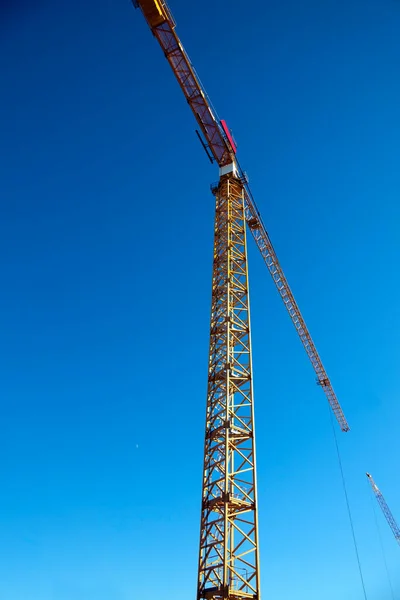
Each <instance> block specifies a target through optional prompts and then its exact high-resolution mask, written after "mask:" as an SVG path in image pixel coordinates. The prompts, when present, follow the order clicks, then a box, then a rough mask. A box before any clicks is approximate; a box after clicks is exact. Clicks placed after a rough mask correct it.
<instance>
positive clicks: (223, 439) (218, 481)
mask: <svg viewBox="0 0 400 600" xmlns="http://www.w3.org/2000/svg"><path fill="white" fill-rule="evenodd" d="M133 4H134V6H135V7H136V8H140V9H141V11H142V13H143V15H144V18H145V19H146V21H147V24H148V25H149V27H150V29H151V31H152V33H153V35H154V36H155V38H156V39H157V40H158V42H159V44H160V46H161V48H162V50H163V53H164V55H165V57H166V59H167V60H168V62H169V64H170V66H171V68H172V71H173V73H174V75H175V77H176V79H177V81H178V83H179V85H180V87H181V89H182V92H183V94H184V96H185V98H186V100H187V102H188V104H189V106H190V108H191V110H192V112H193V114H194V117H195V119H196V121H197V123H198V126H199V129H200V132H197V134H198V136H199V138H200V141H201V143H202V145H203V147H204V149H205V151H206V153H207V155H208V158H209V159H210V161H211V162H215V163H216V164H217V165H218V167H219V182H218V183H217V184H216V185H214V186H212V188H211V190H212V193H213V195H214V196H215V224H214V259H213V275H212V308H211V323H210V349H209V365H208V390H207V409H206V431H205V445H204V469H203V491H202V505H201V524H200V549H199V562H198V582H197V600H246V599H250V598H251V599H253V600H259V599H260V581H259V554H258V524H257V510H258V505H257V484H256V455H255V432H254V405H253V374H252V359H251V336H250V310H249V290H248V272H247V240H246V233H247V232H246V223H247V226H248V229H249V231H250V232H251V234H252V236H253V238H254V240H255V242H256V244H257V246H258V248H259V250H260V252H261V255H262V257H263V259H264V261H265V264H266V266H267V268H268V270H269V272H270V274H271V276H272V279H273V281H274V283H275V286H276V288H277V290H278V292H279V294H280V296H281V298H282V300H283V302H284V305H285V307H286V310H287V311H288V313H289V315H290V318H291V320H292V322H293V324H294V326H295V328H296V330H297V333H298V335H299V337H300V340H301V342H302V344H303V346H304V348H305V350H306V353H307V355H308V357H309V359H310V361H311V364H312V366H313V368H314V371H315V373H316V376H317V383H318V384H319V385H320V386H321V387H322V389H323V391H324V393H325V395H326V397H327V399H328V402H329V405H330V407H331V409H332V411H333V413H334V414H335V416H336V419H337V421H338V423H339V426H340V428H341V430H342V431H349V426H348V423H347V420H346V418H345V416H344V414H343V411H342V409H341V406H340V404H339V401H338V399H337V397H336V394H335V392H334V390H333V387H332V384H331V382H330V380H329V378H328V375H327V373H326V371H325V368H324V366H323V364H322V361H321V359H320V357H319V354H318V352H317V350H316V347H315V345H314V343H313V341H312V338H311V336H310V333H309V331H308V329H307V326H306V324H305V321H304V319H303V317H302V315H301V313H300V310H299V307H298V306H297V303H296V301H295V299H294V296H293V294H292V291H291V289H290V287H289V284H288V282H287V280H286V277H285V275H284V273H283V271H282V268H281V266H280V264H279V261H278V258H277V256H276V253H275V250H274V248H273V246H272V243H271V240H270V238H269V235H268V233H267V230H266V228H265V226H264V223H263V221H262V218H261V215H260V213H259V211H258V209H257V206H256V203H255V201H254V198H253V195H252V193H251V190H250V187H249V182H248V179H247V177H246V175H245V173H244V171H243V170H242V169H241V167H240V165H239V162H238V159H237V156H236V142H235V140H234V139H233V136H232V133H231V131H230V129H229V128H228V126H227V124H226V122H225V121H223V120H220V119H219V118H218V116H217V113H216V111H215V110H214V108H213V107H212V104H211V102H210V100H209V98H208V96H207V94H206V92H205V90H204V88H203V86H202V85H201V82H200V80H199V78H198V76H197V74H196V71H195V69H194V67H193V65H192V63H191V62H190V59H189V57H188V55H187V53H186V51H185V49H184V47H183V45H182V43H181V41H180V39H179V37H178V36H177V34H176V23H175V21H174V18H173V16H172V14H171V11H170V9H169V7H168V5H167V3H166V2H165V0H133Z"/></svg>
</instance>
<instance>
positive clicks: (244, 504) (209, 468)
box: [197, 173, 259, 600]
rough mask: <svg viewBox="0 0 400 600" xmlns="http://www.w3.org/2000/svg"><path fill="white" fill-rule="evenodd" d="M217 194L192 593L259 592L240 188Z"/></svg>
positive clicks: (215, 599) (236, 595)
mask: <svg viewBox="0 0 400 600" xmlns="http://www.w3.org/2000/svg"><path fill="white" fill-rule="evenodd" d="M213 191H214V193H215V199H216V210H215V230H214V263H213V280H212V308H211V324H210V325H211V327H210V332H211V335H210V356H209V368H208V394H207V416H206V433H205V447H204V473H203V494H202V510H201V527H200V557H199V571H198V588H197V599H198V600H201V599H212V600H225V599H227V598H229V599H230V600H244V599H246V598H253V599H258V598H259V570H258V541H257V540H258V526H257V493H256V470H255V467H256V459H255V438H254V408H253V377H252V361H251V339H250V307H249V289H248V274H247V248H246V220H245V206H244V187H243V182H241V181H240V179H238V178H236V177H235V176H233V174H232V173H231V174H230V175H224V176H222V177H221V179H220V182H219V184H218V186H216V187H215V188H214V190H213Z"/></svg>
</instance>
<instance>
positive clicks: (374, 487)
mask: <svg viewBox="0 0 400 600" xmlns="http://www.w3.org/2000/svg"><path fill="white" fill-rule="evenodd" d="M366 475H367V477H368V479H369V482H370V484H371V487H372V491H373V492H374V495H375V498H376V499H377V500H378V503H379V506H380V507H381V509H382V512H383V514H384V515H385V517H386V520H387V522H388V523H389V526H390V529H391V530H392V532H393V535H394V537H395V538H396V540H397V542H398V544H399V545H400V528H399V526H398V525H397V523H396V521H395V519H394V516H393V515H392V512H391V510H390V508H389V507H388V505H387V503H386V500H385V498H384V497H383V495H382V492H381V491H380V489H379V488H378V486H377V485H376V483H375V481H374V480H373V477H372V475H370V473H366Z"/></svg>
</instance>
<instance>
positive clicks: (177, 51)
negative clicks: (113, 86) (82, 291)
mask: <svg viewBox="0 0 400 600" xmlns="http://www.w3.org/2000/svg"><path fill="white" fill-rule="evenodd" d="M132 1H133V4H134V6H135V7H136V8H140V9H141V11H142V13H143V15H144V17H145V19H146V21H147V23H148V25H149V27H150V29H151V31H152V33H153V35H154V36H155V37H156V39H157V40H158V42H159V44H160V46H161V48H162V50H163V52H164V55H165V57H166V59H167V60H168V62H169V64H170V66H171V68H172V70H173V72H174V75H175V77H176V79H177V80H178V83H179V85H180V87H181V89H182V91H183V93H184V95H185V98H186V100H187V102H188V104H189V106H190V108H191V109H192V112H193V114H194V116H195V118H196V120H197V123H198V125H199V127H200V130H201V133H202V135H203V136H204V140H205V141H204V142H202V143H203V145H204V148H205V149H206V152H207V154H208V156H209V158H210V159H212V160H215V162H216V163H217V164H218V166H219V167H220V175H224V173H226V172H228V171H232V169H233V170H234V171H235V172H236V174H237V176H238V178H240V179H241V181H243V183H244V195H245V215H246V221H247V224H248V227H249V229H250V231H251V233H252V235H253V238H254V240H255V242H256V244H257V246H258V248H259V250H260V252H261V255H262V257H263V259H264V261H265V264H266V265H267V268H268V270H269V272H270V274H271V276H272V279H273V281H274V283H275V286H276V288H277V290H278V292H279V294H280V296H281V298H282V300H283V303H284V305H285V307H286V310H287V311H288V313H289V316H290V318H291V320H292V322H293V324H294V326H295V328H296V331H297V333H298V335H299V338H300V340H301V343H302V344H303V346H304V349H305V351H306V353H307V356H308V358H309V360H310V362H311V364H312V366H313V368H314V371H315V373H316V376H317V383H318V385H320V386H321V388H322V390H323V391H324V394H325V396H326V398H327V400H328V402H329V405H330V407H331V409H332V411H333V413H334V415H335V417H336V419H337V421H338V423H339V426H340V428H341V430H342V431H349V429H350V428H349V425H348V423H347V420H346V417H345V415H344V413H343V410H342V408H341V406H340V404H339V401H338V399H337V397H336V394H335V392H334V389H333V387H332V384H331V382H330V379H329V377H328V374H327V372H326V371H325V368H324V366H323V364H322V361H321V358H320V356H319V354H318V352H317V349H316V347H315V345H314V342H313V340H312V338H311V335H310V333H309V331H308V328H307V325H306V323H305V321H304V319H303V317H302V315H301V312H300V309H299V307H298V305H297V303H296V301H295V299H294V296H293V293H292V291H291V289H290V287H289V284H288V282H287V279H286V277H285V275H284V273H283V270H282V268H281V266H280V264H279V261H278V257H277V255H276V252H275V250H274V247H273V245H272V243H271V240H270V238H269V235H268V233H267V230H266V228H265V226H264V223H263V221H262V218H261V215H260V213H259V211H258V209H257V206H256V203H255V201H254V198H253V195H252V193H251V190H250V187H249V184H248V180H247V177H246V175H245V173H244V172H243V171H242V169H241V167H240V165H239V163H238V161H237V158H236V143H235V142H234V140H233V137H232V134H231V132H230V130H229V129H228V127H227V125H226V123H225V121H220V120H219V118H218V116H217V114H216V112H215V110H214V109H213V107H212V104H211V102H210V100H209V98H208V96H207V94H206V92H205V90H204V88H203V86H202V85H201V83H200V80H199V79H198V77H197V75H196V72H195V70H194V68H193V66H192V64H191V62H190V59H189V57H188V55H187V53H186V51H185V49H184V48H183V46H182V43H181V41H180V39H179V37H178V36H177V34H176V32H175V27H176V23H175V21H174V18H173V16H172V14H171V11H170V9H169V7H168V5H167V3H166V2H165V1H164V0H132Z"/></svg>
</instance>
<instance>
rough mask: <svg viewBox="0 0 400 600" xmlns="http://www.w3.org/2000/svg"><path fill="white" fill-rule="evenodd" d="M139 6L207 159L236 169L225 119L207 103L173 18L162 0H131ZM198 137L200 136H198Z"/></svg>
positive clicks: (224, 166) (234, 149) (205, 95)
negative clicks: (190, 114) (195, 126)
mask: <svg viewBox="0 0 400 600" xmlns="http://www.w3.org/2000/svg"><path fill="white" fill-rule="evenodd" d="M132 2H133V5H134V6H135V7H136V8H140V9H141V11H142V13H143V15H144V18H145V19H146V21H147V23H148V25H149V27H150V29H151V31H152V33H153V35H154V36H155V37H156V38H157V40H158V42H159V44H160V46H161V48H162V49H163V52H164V54H165V57H166V58H167V60H168V62H169V64H170V65H171V68H172V70H173V72H174V74H175V77H176V79H177V80H178V83H179V85H180V86H181V89H182V91H183V93H184V94H185V96H186V100H187V101H188V104H189V106H190V108H191V109H192V112H193V114H194V116H195V118H196V121H197V123H198V124H199V126H200V129H201V132H202V134H203V136H204V138H205V142H203V141H202V140H201V141H202V144H203V146H204V148H205V150H206V152H207V154H208V157H209V158H210V160H211V162H213V161H214V160H215V162H216V163H217V164H218V165H219V167H220V168H223V169H224V172H226V170H227V168H228V166H229V165H231V169H230V170H231V171H233V170H236V169H237V167H236V163H235V154H236V143H235V142H234V140H233V137H232V134H231V132H230V130H229V128H228V126H227V125H226V123H225V121H220V120H219V119H218V117H217V115H216V112H215V110H214V109H213V108H212V106H211V102H210V100H209V98H208V96H207V94H206V91H205V90H204V88H203V86H202V84H201V83H200V80H199V78H198V76H197V74H196V72H195V70H194V67H193V65H192V63H191V62H190V59H189V57H188V55H187V54H186V52H185V49H184V48H183V46H182V44H181V42H180V40H179V38H178V36H177V35H176V33H175V26H176V23H175V20H174V18H173V16H172V13H171V11H170V9H169V8H168V5H167V3H166V2H165V0H132ZM200 139H201V138H200Z"/></svg>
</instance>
